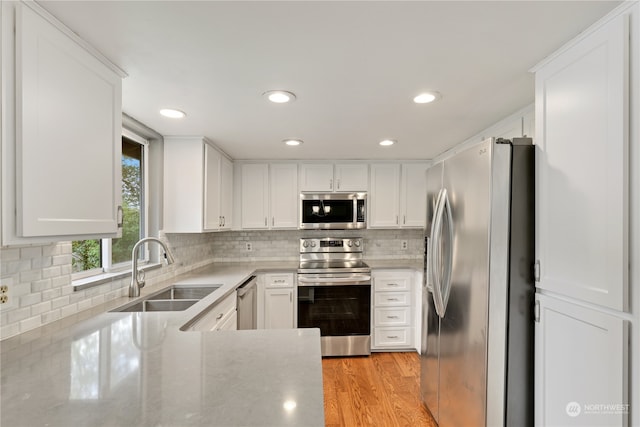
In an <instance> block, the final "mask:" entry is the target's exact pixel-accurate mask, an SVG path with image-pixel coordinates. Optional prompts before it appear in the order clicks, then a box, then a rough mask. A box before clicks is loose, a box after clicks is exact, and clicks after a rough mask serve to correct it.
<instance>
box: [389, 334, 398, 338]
mask: <svg viewBox="0 0 640 427" xmlns="http://www.w3.org/2000/svg"><path fill="white" fill-rule="evenodd" d="M387 338H391V339H398V336H397V335H387Z"/></svg>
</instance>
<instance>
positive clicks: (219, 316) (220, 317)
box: [216, 313, 224, 320]
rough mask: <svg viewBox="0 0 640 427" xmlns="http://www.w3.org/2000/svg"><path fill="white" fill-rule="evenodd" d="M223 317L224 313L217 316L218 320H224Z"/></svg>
mask: <svg viewBox="0 0 640 427" xmlns="http://www.w3.org/2000/svg"><path fill="white" fill-rule="evenodd" d="M222 316H224V313H220V314H218V315H217V316H216V320H220V319H222Z"/></svg>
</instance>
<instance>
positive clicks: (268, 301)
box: [264, 288, 294, 329]
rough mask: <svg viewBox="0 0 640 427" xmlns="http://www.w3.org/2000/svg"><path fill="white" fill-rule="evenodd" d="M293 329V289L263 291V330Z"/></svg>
mask: <svg viewBox="0 0 640 427" xmlns="http://www.w3.org/2000/svg"><path fill="white" fill-rule="evenodd" d="M293 327H294V321H293V288H284V289H265V291H264V328H265V329H290V328H293Z"/></svg>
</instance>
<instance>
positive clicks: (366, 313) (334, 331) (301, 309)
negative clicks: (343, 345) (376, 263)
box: [298, 274, 371, 337]
mask: <svg viewBox="0 0 640 427" xmlns="http://www.w3.org/2000/svg"><path fill="white" fill-rule="evenodd" d="M307 276H314V277H307ZM335 276H339V275H334V277H322V275H302V274H300V275H298V327H299V328H320V335H321V336H325V337H330V336H354V335H370V334H371V281H370V276H368V275H358V276H350V277H344V276H343V277H335Z"/></svg>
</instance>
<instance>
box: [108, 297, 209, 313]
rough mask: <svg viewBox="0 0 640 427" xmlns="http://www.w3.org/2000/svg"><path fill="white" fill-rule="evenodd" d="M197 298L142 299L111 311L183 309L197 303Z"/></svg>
mask: <svg viewBox="0 0 640 427" xmlns="http://www.w3.org/2000/svg"><path fill="white" fill-rule="evenodd" d="M198 301H199V300H197V299H182V300H171V299H165V300H142V301H140V302H137V303H135V304H133V305H129V304H127V305H125V306H124V307H121V308H119V309H116V310H111V311H119V312H135V311H142V312H147V311H184V310H186V309H187V308H189V307H191V306H192V305H193V304H195V303H197V302H198Z"/></svg>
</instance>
